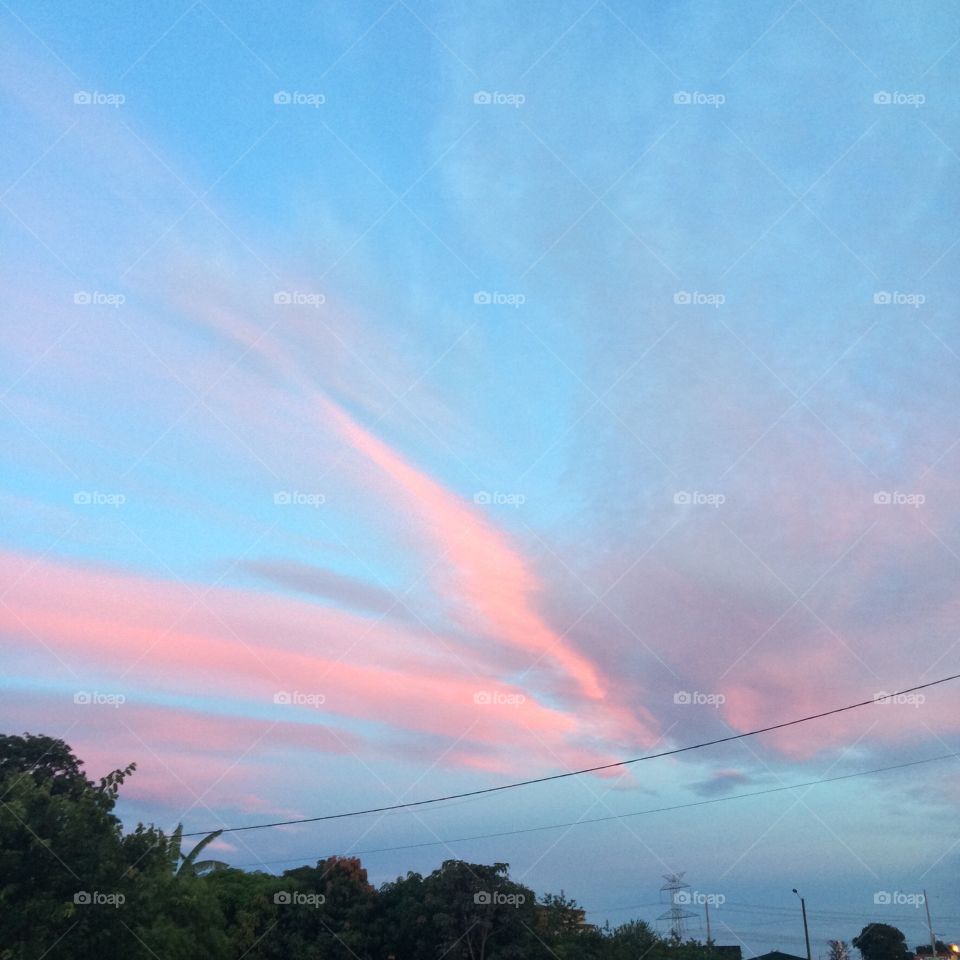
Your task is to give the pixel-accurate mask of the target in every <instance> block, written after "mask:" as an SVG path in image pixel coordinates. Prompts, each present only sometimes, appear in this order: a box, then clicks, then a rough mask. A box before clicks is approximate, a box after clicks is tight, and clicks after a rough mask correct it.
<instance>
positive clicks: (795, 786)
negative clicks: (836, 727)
mask: <svg viewBox="0 0 960 960" xmlns="http://www.w3.org/2000/svg"><path fill="white" fill-rule="evenodd" d="M957 759H960V754H957V753H944V754H941V755H940V756H937V757H926V758H925V759H923V760H910V761H908V762H906V763H896V764H893V765H892V766H889V767H876V768H874V769H873V770H859V771H857V772H856V773H844V774H840V775H838V776H836V777H823V778H822V779H820V780H807V781H805V782H804V783H791V784H787V785H785V786H782V787H768V788H767V789H765V790H752V791H751V792H749V793H733V794H728V795H727V796H725V797H712V798H711V799H709V800H693V801H691V802H690V803H677V804H674V805H673V806H669V807H653V808H651V809H649V810H634V811H633V812H631V813H616V814H612V815H610V816H606V817H591V818H590V819H589V820H571V821H569V822H568V823H550V824H546V825H544V826H539V827H518V828H517V829H516V830H503V831H500V832H499V833H480V834H476V835H475V836H472V837H453V838H451V839H448V840H424V841H422V842H420V843H404V844H400V845H398V846H393V847H374V848H372V849H367V850H351V851H349V853H350V855H351V856H357V857H363V856H367V855H369V854H371V853H392V852H394V851H395V850H416V849H418V848H419V847H439V846H446V845H448V844H451V843H468V842H469V841H471V840H495V839H498V838H500V837H515V836H517V835H518V834H522V833H538V832H540V831H542V830H562V829H566V828H567V827H579V826H582V825H583V824H588V823H606V822H608V821H610V820H625V819H627V818H628V817H646V816H650V814H654V813H667V812H669V811H671V810H686V809H688V808H690V807H704V806H707V805H708V804H714V803H726V802H727V801H729V800H746V799H747V798H749V797H762V796H764V795H766V794H768V793H780V792H782V791H784V790H800V789H801V788H802V787H813V786H816V785H817V784H821V783H835V782H836V781H838V780H852V779H854V778H855V777H867V776H870V775H872V774H876V773H887V772H888V771H890V770H903V769H904V768H906V767H916V766H919V765H920V764H924V763H937V762H938V761H943V760H957ZM334 855H335V854H333V853H324V854H318V855H316V856H310V857H303V856H300V857H287V858H285V859H282V860H258V861H257V862H256V863H241V864H238V865H237V866H238V867H255V866H269V865H271V864H274V863H300V862H301V861H303V860H323V859H326V858H327V857H331V856H334ZM658 905H662V901H657V903H656V904H653V906H658ZM640 906H650V904H640ZM623 909H626V908H623ZM782 909H783V910H784V911H788V909H789V908H786V907H784V908H782ZM594 912H595V911H594Z"/></svg>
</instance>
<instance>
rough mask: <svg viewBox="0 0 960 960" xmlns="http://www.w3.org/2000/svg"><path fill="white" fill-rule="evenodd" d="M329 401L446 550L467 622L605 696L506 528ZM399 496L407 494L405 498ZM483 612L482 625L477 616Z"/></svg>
mask: <svg viewBox="0 0 960 960" xmlns="http://www.w3.org/2000/svg"><path fill="white" fill-rule="evenodd" d="M324 408H325V410H326V412H327V414H328V415H329V416H330V418H331V419H332V420H333V422H334V423H336V424H337V426H338V428H339V431H340V433H341V435H342V436H343V437H344V438H345V439H346V440H347V441H348V442H349V443H350V444H351V445H352V446H353V447H354V448H355V449H356V450H357V451H358V452H360V453H361V454H363V455H364V456H365V457H367V458H368V459H369V460H370V461H372V462H373V463H375V464H376V465H377V466H378V467H380V468H381V469H382V470H383V471H384V472H385V473H386V475H387V476H388V477H389V478H390V479H391V480H392V481H394V483H396V484H397V486H398V488H399V491H400V492H402V494H403V495H404V496H403V498H402V499H403V500H404V503H405V506H406V507H407V508H408V509H413V510H414V511H415V512H416V514H417V516H418V517H419V519H420V520H421V521H422V523H423V525H424V530H423V533H424V535H425V536H426V537H427V538H429V540H430V541H431V542H432V543H433V544H434V545H435V547H436V548H437V549H438V550H440V551H441V554H442V556H443V557H444V562H442V563H441V564H438V567H439V568H441V569H442V570H444V571H446V573H444V574H442V575H441V576H442V577H443V581H444V582H443V585H444V586H445V587H447V588H449V589H452V590H453V591H454V592H455V595H456V598H457V600H458V602H459V603H460V605H461V606H462V608H463V610H462V613H461V616H462V622H463V623H464V625H469V626H471V627H472V628H473V629H477V628H478V627H479V629H480V630H481V631H483V632H484V633H485V634H486V635H487V636H489V637H490V638H491V639H496V640H498V641H500V642H501V643H506V644H509V645H511V646H513V647H516V648H519V649H521V650H525V651H528V652H529V653H531V654H534V655H535V657H534V660H533V661H532V663H531V665H532V664H533V663H537V662H539V661H541V660H543V659H545V660H547V661H550V662H553V663H555V664H556V665H557V666H559V667H560V668H561V669H562V670H563V671H564V672H565V673H566V674H568V675H569V676H570V677H571V678H573V680H575V681H576V683H577V684H578V685H579V687H580V689H581V690H582V691H583V693H584V694H585V695H586V696H588V697H591V698H593V699H602V698H603V696H604V688H603V683H602V680H601V678H600V675H599V673H598V671H597V669H596V667H595V665H594V664H593V663H592V662H591V661H590V660H589V659H588V658H587V657H585V656H583V655H582V654H581V653H579V652H578V651H576V650H575V649H574V647H573V646H572V644H570V643H569V642H568V641H567V640H565V639H564V638H563V637H561V636H559V635H558V634H557V633H556V632H555V631H554V630H553V629H552V628H551V627H550V626H549V625H548V624H547V623H546V622H545V621H544V619H543V618H542V617H541V615H540V614H539V613H538V612H537V611H536V609H535V607H534V597H535V596H536V594H537V593H539V591H540V589H541V585H540V583H539V582H538V581H537V579H536V576H535V575H534V573H533V572H532V571H531V570H530V569H529V566H528V564H527V563H526V562H525V561H524V559H523V558H522V557H521V556H520V554H519V553H518V552H517V551H516V550H515V549H514V548H513V547H512V546H511V545H510V544H509V542H508V540H507V538H506V536H505V535H503V534H502V533H500V532H498V531H496V530H495V529H494V528H493V527H491V526H490V525H489V524H488V523H487V522H486V521H485V520H484V519H482V518H481V517H479V516H478V515H477V514H476V512H475V511H473V510H471V509H470V507H469V506H467V504H466V503H464V502H463V501H462V500H461V499H460V498H458V497H456V496H454V495H453V494H451V493H450V492H449V491H448V490H447V489H446V488H444V487H443V486H442V485H441V484H439V483H437V482H436V481H435V480H433V479H431V478H430V477H429V476H427V475H426V474H425V473H423V472H422V471H419V470H417V469H416V468H415V467H413V466H411V465H410V464H409V463H407V462H406V461H405V460H404V459H403V458H402V457H401V456H400V455H399V454H398V453H396V452H395V451H394V450H392V449H391V448H390V447H389V446H387V444H385V443H384V442H383V441H381V440H379V439H378V438H376V437H375V436H374V435H373V434H372V433H370V432H369V431H367V430H365V429H364V428H363V427H361V426H360V425H359V424H358V423H357V422H356V421H354V420H353V419H352V418H351V417H350V416H349V415H348V414H347V413H346V412H344V411H343V410H342V409H341V408H339V407H337V406H336V405H334V404H332V403H325V404H324ZM398 499H400V498H399V497H398ZM478 618H479V624H478V623H477V620H478Z"/></svg>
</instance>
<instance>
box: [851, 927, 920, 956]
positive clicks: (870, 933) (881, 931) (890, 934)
mask: <svg viewBox="0 0 960 960" xmlns="http://www.w3.org/2000/svg"><path fill="white" fill-rule="evenodd" d="M852 942H853V945H854V946H855V947H856V948H857V949H858V950H859V951H860V955H861V956H862V957H863V960H907V958H908V957H910V956H911V953H910V951H909V949H908V948H907V938H906V937H905V936H904V935H903V933H902V932H901V931H900V930H898V929H897V928H896V927H892V926H890V924H889V923H868V924H867V925H866V926H865V927H864V928H863V929H862V930H861V931H860V933H859V935H858V936H856V937H854V938H853V941H852Z"/></svg>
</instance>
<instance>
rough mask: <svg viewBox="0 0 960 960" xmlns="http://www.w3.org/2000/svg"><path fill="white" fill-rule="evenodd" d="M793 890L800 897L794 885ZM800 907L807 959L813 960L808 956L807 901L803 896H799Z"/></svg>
mask: <svg viewBox="0 0 960 960" xmlns="http://www.w3.org/2000/svg"><path fill="white" fill-rule="evenodd" d="M793 892H794V893H796V894H797V896H798V897H800V894H799V893H797V888H796V887H794V888H793ZM800 909H801V910H802V911H803V939H804V940H806V942H807V960H813V958H812V957H811V956H810V931H809V930H808V929H807V901H806V900H804V899H803V897H800Z"/></svg>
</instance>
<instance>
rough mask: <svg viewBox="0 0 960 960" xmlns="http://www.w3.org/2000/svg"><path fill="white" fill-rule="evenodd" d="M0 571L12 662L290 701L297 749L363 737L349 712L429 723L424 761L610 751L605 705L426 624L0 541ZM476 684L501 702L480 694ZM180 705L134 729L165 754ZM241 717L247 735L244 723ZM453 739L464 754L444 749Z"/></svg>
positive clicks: (133, 696) (157, 688)
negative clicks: (522, 683) (505, 666)
mask: <svg viewBox="0 0 960 960" xmlns="http://www.w3.org/2000/svg"><path fill="white" fill-rule="evenodd" d="M0 582H2V583H3V585H4V587H5V589H6V594H5V602H4V605H3V606H0V628H2V638H0V645H2V647H3V648H4V650H5V652H7V653H9V654H10V658H11V662H16V664H17V670H18V672H22V673H24V674H26V675H30V676H37V675H41V674H42V675H45V676H47V677H48V678H50V679H51V680H52V681H55V682H58V683H59V684H60V685H61V686H63V685H69V686H70V687H75V688H76V689H79V690H83V689H89V688H91V686H92V684H93V683H96V684H98V685H99V689H103V690H114V691H123V692H125V694H126V696H127V700H128V703H135V702H137V696H138V693H139V695H140V696H141V697H143V698H150V699H157V698H161V699H162V698H164V697H169V696H171V695H174V696H178V697H192V698H196V699H197V700H198V702H203V700H204V699H205V698H209V697H212V696H215V697H217V698H218V699H219V700H221V701H222V700H227V701H229V702H230V703H231V704H232V707H231V709H232V711H233V712H235V713H237V714H239V715H241V716H242V715H243V712H244V710H245V709H247V708H248V707H249V708H250V709H251V711H255V712H257V713H259V714H260V715H263V714H264V712H265V711H266V712H267V713H268V715H269V716H270V717H271V718H273V717H275V716H278V715H279V716H281V717H282V719H283V720H284V721H286V719H287V717H286V716H284V715H283V713H282V711H283V710H285V709H289V710H291V714H290V715H289V716H291V717H295V718H296V719H297V721H299V722H298V723H297V724H295V725H293V726H290V727H289V728H287V730H286V732H285V734H284V737H285V739H286V740H287V741H288V742H290V744H291V745H292V746H293V747H296V748H297V749H299V750H312V749H322V750H329V749H333V750H335V751H337V752H341V751H342V750H343V749H347V750H350V751H352V750H358V749H359V742H358V741H357V740H356V739H355V738H353V737H351V736H348V735H347V734H345V733H344V732H343V731H342V730H341V729H340V726H341V723H342V722H343V721H347V722H359V723H361V724H373V725H375V726H380V727H386V728H393V729H394V730H396V731H397V732H398V733H400V735H401V736H402V737H404V738H406V737H410V736H414V737H416V736H419V737H423V736H427V737H428V738H429V739H428V740H427V741H421V744H422V743H423V742H430V739H432V741H433V745H434V746H433V750H432V756H431V757H430V760H431V762H433V761H434V760H436V759H437V758H438V757H439V758H440V762H442V763H445V764H447V765H452V766H455V765H456V763H457V762H458V758H461V757H464V756H466V755H467V754H470V755H471V756H473V757H474V758H475V757H477V756H488V757H489V756H496V755H497V754H500V755H502V758H503V760H504V762H505V763H506V764H507V765H522V764H523V763H525V762H526V763H528V762H529V757H530V755H539V756H542V757H545V758H547V764H548V766H549V767H555V766H560V765H570V764H572V763H574V761H576V762H579V760H580V758H581V757H588V758H589V762H602V761H603V760H605V759H609V756H608V754H607V751H606V749H605V748H603V747H601V746H599V744H600V742H601V741H600V740H599V739H597V733H598V730H599V729H600V727H601V725H602V718H597V717H594V718H590V717H586V718H581V717H580V716H578V714H577V713H576V712H567V711H564V710H561V709H556V708H552V707H547V706H544V705H541V704H540V703H539V702H538V701H537V698H536V696H535V694H534V692H533V691H532V690H521V689H520V688H518V687H517V686H516V685H511V684H508V683H504V682H502V681H501V680H499V679H498V678H497V677H496V676H494V675H491V674H490V673H489V672H482V667H481V665H480V664H479V663H478V662H476V661H471V660H470V659H469V652H468V651H465V652H464V656H462V657H461V656H460V655H459V654H457V653H456V652H453V653H451V652H448V650H447V649H445V648H442V647H441V648H440V649H439V650H438V649H437V645H436V644H435V643H434V642H433V638H431V637H428V636H421V635H417V634H415V633H414V632H412V631H411V630H410V629H406V628H405V629H400V628H398V627H395V626H387V625H384V624H382V623H371V622H370V621H369V620H366V619H364V618H361V617H354V616H352V615H349V614H344V613H340V612H337V611H333V610H329V609H325V608H322V607H318V606H316V605H313V604H310V603H306V602H301V601H297V600H292V599H287V598H283V597H277V596H273V595H270V594H258V593H249V592H243V591H238V590H228V589H224V588H215V589H212V590H208V591H207V592H206V593H204V594H203V597H202V599H198V592H200V591H202V590H203V589H205V588H200V587H198V588H196V589H195V588H192V587H189V586H186V585H181V584H172V583H169V582H163V581H156V580H148V579H146V578H143V577H136V576H130V575H119V574H116V573H111V572H108V571H103V570H95V569H90V568H87V569H84V570H79V569H77V568H74V567H71V566H68V565H64V564H57V563H53V562H51V561H49V560H41V559H37V558H27V557H23V556H19V555H15V554H10V553H2V554H0ZM278 691H286V692H297V691H302V692H305V693H308V694H309V693H319V694H321V695H322V696H323V697H324V701H323V703H322V705H321V707H320V708H319V709H317V710H316V711H314V710H312V709H311V708H310V707H300V708H297V707H289V708H287V707H278V706H276V705H275V704H274V700H273V697H274V694H275V693H276V692H278ZM479 692H493V693H497V694H500V695H502V696H503V697H504V698H509V700H508V702H507V703H506V704H504V703H500V704H497V703H494V704H484V703H482V702H481V703H477V702H476V695H477V694H478V693H479ZM277 711H280V714H278V713H277ZM126 715H128V714H124V716H126ZM178 715H179V716H180V719H179V721H177V722H171V717H167V718H165V719H164V720H163V722H162V723H160V724H155V725H154V726H152V727H150V729H149V731H148V736H144V740H146V741H147V742H149V743H152V744H158V745H159V747H160V748H161V751H160V752H161V755H164V756H165V755H166V754H167V753H168V752H169V753H176V752H177V751H178V750H179V749H180V747H181V745H182V743H184V742H190V740H191V739H192V737H193V736H194V735H195V733H196V727H195V726H194V725H193V724H192V722H191V721H190V719H189V717H190V712H189V711H177V712H175V713H174V714H173V715H171V716H172V718H173V719H176V717H177V716H178ZM95 716H97V714H96V711H91V712H88V713H84V714H82V715H81V716H80V719H81V720H82V722H83V723H86V722H87V719H88V718H90V717H95ZM209 722H211V723H212V721H209ZM231 722H234V721H231ZM236 722H237V723H238V724H239V723H240V721H239V720H237V721H236ZM244 723H245V724H246V725H247V726H250V725H253V726H256V727H257V729H259V728H260V726H261V725H262V724H263V721H261V720H260V719H257V718H256V717H254V716H253V715H252V712H251V714H250V715H248V716H247V718H246V720H245V721H244ZM237 729H238V730H239V731H240V734H241V735H242V736H246V735H247V734H248V733H249V732H251V731H252V729H253V727H252V726H251V727H250V731H248V730H247V729H246V727H244V726H242V725H241V726H238V728H237ZM218 735H225V731H223V730H219V728H218ZM233 735H234V734H231V736H233ZM271 736H272V734H271ZM297 738H299V739H297ZM451 740H453V741H459V742H460V751H461V752H459V753H457V752H451V753H450V754H449V755H448V754H446V753H445V750H446V749H447V748H448V747H449V744H450V741H451ZM581 741H582V743H583V744H584V745H585V746H580V745H578V744H579V743H580V742H581ZM216 742H217V741H216V738H215V737H213V736H211V737H210V738H209V744H210V745H214V744H216ZM592 743H597V744H598V746H589V745H590V744H592ZM405 744H406V740H402V741H401V745H402V749H407V747H406V746H404V745H405ZM366 746H367V747H369V743H367V744H366ZM225 749H228V752H229V748H226V747H225ZM475 764H476V760H475V759H473V760H471V762H470V765H471V766H473V765H475Z"/></svg>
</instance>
